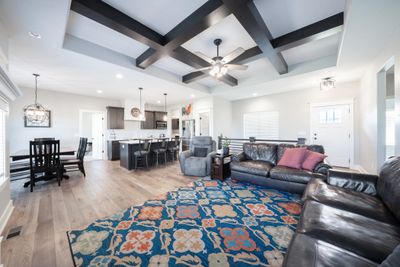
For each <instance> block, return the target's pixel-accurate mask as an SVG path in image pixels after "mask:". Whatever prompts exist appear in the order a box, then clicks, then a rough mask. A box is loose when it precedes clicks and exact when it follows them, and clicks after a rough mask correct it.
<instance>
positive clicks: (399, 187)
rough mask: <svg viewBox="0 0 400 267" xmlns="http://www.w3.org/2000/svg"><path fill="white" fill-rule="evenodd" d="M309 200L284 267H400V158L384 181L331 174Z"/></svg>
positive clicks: (310, 191)
mask: <svg viewBox="0 0 400 267" xmlns="http://www.w3.org/2000/svg"><path fill="white" fill-rule="evenodd" d="M303 200H304V206H303V210H302V215H301V218H300V221H299V223H298V226H297V230H296V234H295V235H294V236H293V239H292V241H291V244H290V246H289V249H288V252H287V254H286V256H285V260H284V263H283V266H284V267H311V266H330V267H347V266H348V267H350V266H351V267H361V266H362V267H364V266H366V267H370V266H371V267H372V266H382V267H383V266H384V267H389V266H390V267H398V266H400V245H399V244H400V157H396V158H392V159H390V160H389V161H387V162H386V163H385V164H384V166H383V167H382V169H381V172H380V175H379V177H378V176H375V175H367V174H357V173H347V172H340V171H332V170H330V171H329V173H328V176H327V179H326V182H325V181H323V180H321V179H312V180H311V181H310V183H309V184H308V186H307V188H306V190H305V192H304V194H303ZM396 247H397V248H396ZM395 248H396V249H395ZM393 250H395V252H393ZM391 253H392V254H391ZM389 255H390V256H389ZM382 261H383V263H382ZM381 263H382V265H379V264H381Z"/></svg>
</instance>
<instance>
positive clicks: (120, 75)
mask: <svg viewBox="0 0 400 267" xmlns="http://www.w3.org/2000/svg"><path fill="white" fill-rule="evenodd" d="M115 78H117V79H122V78H124V76H123V75H122V74H121V73H117V74H115Z"/></svg>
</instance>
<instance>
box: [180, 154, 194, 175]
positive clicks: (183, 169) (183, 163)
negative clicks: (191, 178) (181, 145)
mask: <svg viewBox="0 0 400 267" xmlns="http://www.w3.org/2000/svg"><path fill="white" fill-rule="evenodd" d="M191 156H193V155H192V152H191V151H190V150H186V151H183V152H181V153H179V163H180V165H181V171H182V173H185V160H186V159H187V158H190V157H191Z"/></svg>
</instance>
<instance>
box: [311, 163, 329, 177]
mask: <svg viewBox="0 0 400 267" xmlns="http://www.w3.org/2000/svg"><path fill="white" fill-rule="evenodd" d="M331 168H332V167H331V166H330V165H328V164H326V163H324V162H321V163H318V165H317V166H315V168H314V171H313V172H316V173H320V174H323V175H328V171H329V169H331Z"/></svg>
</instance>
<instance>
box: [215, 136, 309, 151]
mask: <svg viewBox="0 0 400 267" xmlns="http://www.w3.org/2000/svg"><path fill="white" fill-rule="evenodd" d="M226 141H227V142H229V151H230V153H231V154H238V153H240V152H242V151H243V144H244V143H249V142H250V143H276V144H281V143H286V144H298V145H302V144H305V142H306V139H305V138H298V139H297V140H273V139H257V138H255V137H249V138H229V137H222V136H218V149H222V144H223V143H224V142H226Z"/></svg>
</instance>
